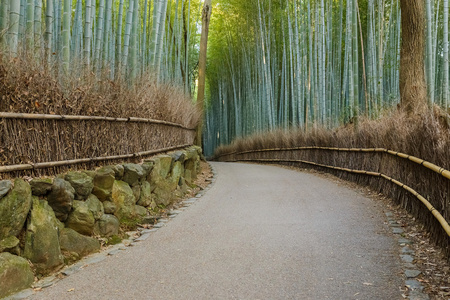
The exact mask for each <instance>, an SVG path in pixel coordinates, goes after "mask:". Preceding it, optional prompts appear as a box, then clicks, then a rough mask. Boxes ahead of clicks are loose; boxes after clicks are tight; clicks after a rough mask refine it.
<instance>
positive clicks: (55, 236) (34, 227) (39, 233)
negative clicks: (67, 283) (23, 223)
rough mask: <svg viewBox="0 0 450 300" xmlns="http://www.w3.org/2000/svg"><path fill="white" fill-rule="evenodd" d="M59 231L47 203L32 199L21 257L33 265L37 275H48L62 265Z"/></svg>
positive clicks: (59, 225)
mask: <svg viewBox="0 0 450 300" xmlns="http://www.w3.org/2000/svg"><path fill="white" fill-rule="evenodd" d="M61 229H62V228H61V223H59V222H58V220H57V219H56V217H55V214H54V212H53V210H52V209H51V207H50V206H49V205H48V204H47V202H46V201H44V200H39V198H37V197H33V208H32V210H31V216H30V221H29V222H28V227H27V232H26V237H25V249H24V255H23V256H24V257H25V258H27V259H29V260H30V261H31V262H32V263H33V265H34V266H35V267H36V271H37V272H38V273H39V274H48V273H49V272H51V271H53V270H55V269H56V268H58V267H59V266H61V265H62V264H63V263H64V260H63V257H62V255H61V249H60V245H59V232H60V230H61Z"/></svg>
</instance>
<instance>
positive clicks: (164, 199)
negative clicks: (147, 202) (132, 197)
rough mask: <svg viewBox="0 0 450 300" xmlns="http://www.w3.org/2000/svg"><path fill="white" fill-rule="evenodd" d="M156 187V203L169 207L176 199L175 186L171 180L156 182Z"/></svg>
mask: <svg viewBox="0 0 450 300" xmlns="http://www.w3.org/2000/svg"><path fill="white" fill-rule="evenodd" d="M154 185H155V186H156V187H155V189H154V190H153V193H152V194H153V199H154V201H155V203H156V204H157V205H164V206H167V205H169V204H170V203H171V202H172V200H173V198H174V197H175V195H174V190H173V189H172V187H173V185H172V184H171V183H170V181H169V180H160V181H156V182H155V183H154Z"/></svg>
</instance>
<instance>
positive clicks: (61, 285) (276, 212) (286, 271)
mask: <svg viewBox="0 0 450 300" xmlns="http://www.w3.org/2000/svg"><path fill="white" fill-rule="evenodd" d="M213 166H214V167H215V169H216V171H217V173H218V175H217V181H216V182H215V184H214V186H213V187H212V188H211V189H210V190H209V191H208V192H207V193H206V194H205V195H204V196H203V197H202V198H201V199H200V200H198V201H197V202H195V203H194V204H193V205H191V206H190V207H188V208H186V209H185V210H184V211H183V212H182V213H180V214H179V215H178V216H177V217H176V218H174V219H172V220H171V221H170V222H168V223H166V224H165V225H164V226H163V227H162V228H160V229H159V230H157V231H155V232H152V233H150V237H149V238H148V239H147V240H145V241H142V242H140V243H138V244H137V245H135V246H133V247H129V248H127V250H124V251H120V252H119V253H118V254H116V255H114V256H108V257H107V258H106V259H105V260H103V261H101V262H99V263H97V264H93V265H90V266H87V267H86V268H85V269H84V270H82V271H80V272H77V273H75V274H73V275H71V276H69V277H67V278H65V279H63V280H61V281H59V282H57V283H56V284H55V285H53V286H51V287H49V288H46V289H44V290H43V291H41V292H38V293H36V294H35V295H34V296H32V297H31V299H165V300H166V299H377V300H378V299H401V292H400V290H399V287H401V286H402V278H401V275H399V274H401V269H400V262H399V258H398V248H397V244H396V241H395V240H394V238H393V237H392V236H391V234H390V233H389V230H388V227H387V225H384V222H385V216H384V214H383V213H382V211H381V209H380V208H379V207H378V206H377V205H376V203H374V202H373V201H372V200H370V199H367V198H365V197H363V196H361V195H359V194H358V193H356V192H354V191H352V190H349V189H348V188H345V187H341V186H339V185H337V184H336V183H333V182H330V181H328V180H326V179H323V178H320V177H317V176H314V175H312V174H307V173H301V172H296V171H292V170H288V169H283V168H279V167H275V166H262V165H249V164H231V163H213ZM403 282H404V281H403ZM69 290H71V291H70V292H68V291H69Z"/></svg>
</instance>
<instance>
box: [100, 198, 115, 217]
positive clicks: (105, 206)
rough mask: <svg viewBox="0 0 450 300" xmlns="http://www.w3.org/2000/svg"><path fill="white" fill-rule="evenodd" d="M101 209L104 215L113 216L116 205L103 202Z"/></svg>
mask: <svg viewBox="0 0 450 300" xmlns="http://www.w3.org/2000/svg"><path fill="white" fill-rule="evenodd" d="M103 209H104V211H105V214H111V215H113V214H114V213H115V212H116V210H117V207H116V204H114V202H111V201H105V202H103Z"/></svg>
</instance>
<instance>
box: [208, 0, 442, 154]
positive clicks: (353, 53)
mask: <svg viewBox="0 0 450 300" xmlns="http://www.w3.org/2000/svg"><path fill="white" fill-rule="evenodd" d="M424 1H425V2H426V4H425V5H426V18H427V20H426V21H427V32H426V36H427V42H426V67H425V68H426V70H425V74H426V79H427V84H428V93H429V95H428V96H429V97H428V98H429V102H430V103H429V104H430V105H434V104H436V105H440V106H442V107H446V108H448V105H449V60H448V55H449V48H448V34H449V33H448V12H449V6H448V0H424ZM400 25H401V11H400V5H399V1H398V0H249V1H240V0H223V1H220V2H218V3H217V4H216V5H215V7H214V11H213V20H212V21H211V35H210V42H209V43H210V49H209V59H210V62H209V65H208V82H209V90H208V93H209V95H208V96H209V103H208V108H207V111H206V122H205V124H206V125H205V127H206V129H205V132H204V138H205V151H206V153H208V154H212V153H213V151H214V149H215V148H216V147H217V146H218V145H222V144H229V143H230V142H231V140H232V139H233V138H235V137H241V136H246V135H249V134H252V133H254V132H261V131H265V130H272V129H276V128H280V127H282V128H286V129H287V128H289V127H301V128H308V127H311V126H313V124H319V125H321V126H326V127H328V128H332V127H336V126H338V125H340V124H343V123H349V122H354V121H355V120H356V117H357V116H358V115H361V114H364V115H366V116H368V117H371V118H376V117H377V116H379V115H380V113H381V112H382V111H383V110H384V109H386V108H389V107H392V106H394V105H397V104H398V102H399V98H400V95H399V59H400V46H401V45H400V42H401V26H400Z"/></svg>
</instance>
